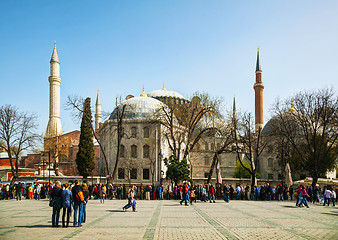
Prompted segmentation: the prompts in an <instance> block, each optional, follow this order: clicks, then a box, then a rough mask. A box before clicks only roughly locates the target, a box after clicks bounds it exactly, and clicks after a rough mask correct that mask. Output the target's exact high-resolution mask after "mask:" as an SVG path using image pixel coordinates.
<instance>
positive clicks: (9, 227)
mask: <svg viewBox="0 0 338 240" xmlns="http://www.w3.org/2000/svg"><path fill="white" fill-rule="evenodd" d="M125 203H126V202H125V201H118V200H106V202H105V203H104V204H100V203H99V201H97V200H91V201H90V202H89V204H88V206H87V223H85V224H84V226H83V227H82V228H74V227H69V228H52V227H51V225H52V223H51V210H52V208H50V207H49V206H48V201H47V200H40V201H36V200H22V201H19V202H17V201H15V200H8V201H0V239H91V240H94V239H196V240H197V239H208V240H210V239H279V240H281V239H330V240H334V239H338V208H337V207H336V208H334V207H332V206H330V207H323V206H316V205H310V208H309V209H307V208H296V207H295V206H294V205H295V203H294V202H290V201H287V202H276V201H273V202H254V201H250V202H248V201H232V202H231V203H230V204H226V203H225V202H223V201H221V200H219V201H218V202H217V203H212V204H210V203H197V204H194V205H192V206H184V205H183V206H181V205H179V203H178V202H177V201H166V200H164V201H137V212H132V211H130V210H129V211H127V212H123V211H122V206H123V205H124V204H125ZM71 224H72V223H71Z"/></svg>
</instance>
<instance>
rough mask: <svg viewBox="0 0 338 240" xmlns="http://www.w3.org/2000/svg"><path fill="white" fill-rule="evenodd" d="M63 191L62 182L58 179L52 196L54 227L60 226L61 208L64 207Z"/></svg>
mask: <svg viewBox="0 0 338 240" xmlns="http://www.w3.org/2000/svg"><path fill="white" fill-rule="evenodd" d="M61 193H62V189H61V182H59V181H56V182H55V186H54V188H53V190H52V195H51V198H50V201H52V204H53V214H52V227H58V226H59V218H60V210H61V207H62V198H61Z"/></svg>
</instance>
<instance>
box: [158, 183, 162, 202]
mask: <svg viewBox="0 0 338 240" xmlns="http://www.w3.org/2000/svg"><path fill="white" fill-rule="evenodd" d="M158 198H159V200H163V186H162V185H161V186H159V187H158Z"/></svg>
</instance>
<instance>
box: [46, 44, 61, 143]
mask: <svg viewBox="0 0 338 240" xmlns="http://www.w3.org/2000/svg"><path fill="white" fill-rule="evenodd" d="M48 81H49V121H48V125H47V130H46V133H45V138H53V137H56V136H59V135H62V126H61V116H60V84H61V78H60V62H59V57H58V53H57V51H56V42H54V50H53V54H52V58H51V60H50V76H49V78H48Z"/></svg>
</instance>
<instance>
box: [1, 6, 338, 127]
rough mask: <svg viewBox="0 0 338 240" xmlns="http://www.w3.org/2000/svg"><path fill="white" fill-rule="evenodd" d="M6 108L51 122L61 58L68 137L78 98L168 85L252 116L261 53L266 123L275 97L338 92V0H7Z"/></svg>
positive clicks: (111, 101) (109, 103) (109, 102)
mask: <svg viewBox="0 0 338 240" xmlns="http://www.w3.org/2000/svg"><path fill="white" fill-rule="evenodd" d="M0 21H1V24H0V73H1V74H0V81H1V89H2V91H1V95H0V104H1V105H3V104H12V105H15V106H17V107H18V108H19V109H21V110H24V111H30V112H36V113H37V114H38V116H39V118H38V120H39V125H40V127H39V131H40V132H41V133H43V132H44V131H45V129H46V126H47V122H48V94H49V93H48V91H49V85H48V76H49V60H50V57H51V54H52V50H53V43H54V41H56V42H57V49H58V53H59V58H60V62H61V78H62V83H61V107H62V110H61V118H62V125H63V130H64V132H69V131H72V130H74V129H78V128H79V124H77V123H74V122H73V121H72V119H71V116H70V112H69V111H66V110H65V109H64V104H65V102H66V99H67V96H68V95H71V94H77V95H81V96H83V97H87V96H88V97H92V103H94V101H95V97H96V92H97V89H100V96H101V102H102V108H103V110H104V111H112V110H113V108H114V105H115V98H116V97H117V96H123V97H125V96H126V95H128V94H133V95H139V94H140V93H141V91H142V84H143V83H144V84H145V89H146V92H149V91H151V90H155V89H161V88H162V83H163V82H165V84H166V88H167V89H171V90H176V91H178V92H179V93H181V94H183V95H184V96H185V97H187V98H188V97H190V96H191V95H192V94H193V93H194V92H195V91H205V92H208V93H209V94H210V95H212V96H215V97H222V98H224V101H225V105H226V106H227V107H228V108H230V107H231V104H232V99H233V95H234V93H235V94H236V104H237V106H238V108H239V109H242V110H247V111H252V112H253V111H254V91H253V84H254V81H255V73H254V71H255V61H256V51H257V47H258V46H259V47H260V53H261V63H262V69H263V82H264V84H265V89H264V114H265V116H264V118H265V122H266V121H267V120H268V119H269V118H270V114H269V108H270V106H271V104H272V103H273V102H274V101H275V99H276V98H277V97H280V98H286V97H289V96H291V95H292V94H293V93H295V92H298V91H302V90H304V89H317V88H323V87H334V89H335V90H336V91H337V87H338V81H337V78H338V27H337V26H338V1H225V0H222V1H197V0H194V1H179V0H177V1H174V0H173V1H75V0H73V1H1V2H0Z"/></svg>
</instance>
